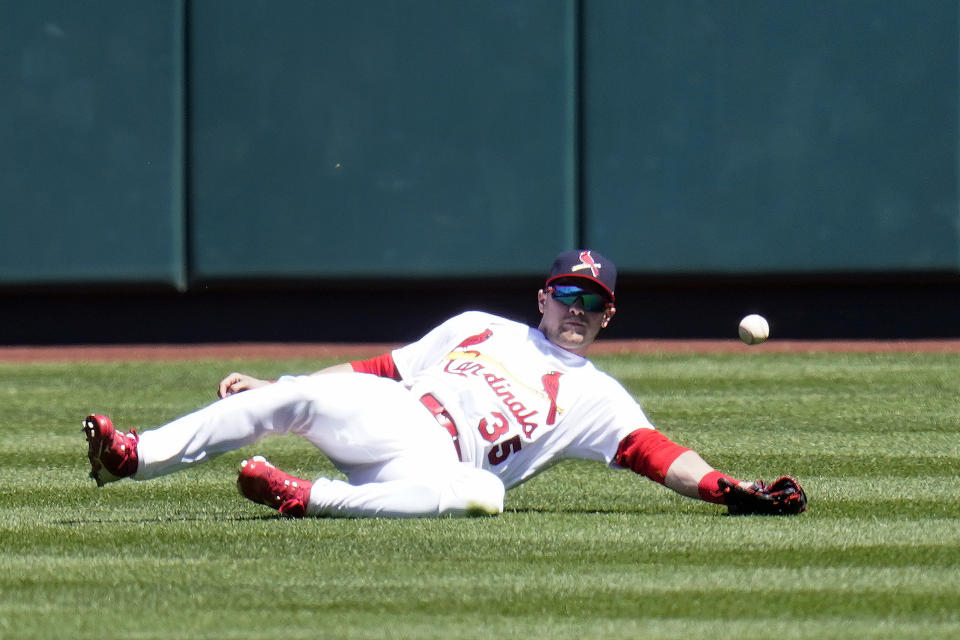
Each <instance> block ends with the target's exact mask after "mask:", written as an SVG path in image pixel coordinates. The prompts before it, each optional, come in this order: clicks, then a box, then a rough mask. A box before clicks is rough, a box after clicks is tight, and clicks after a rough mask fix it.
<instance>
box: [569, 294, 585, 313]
mask: <svg viewBox="0 0 960 640" xmlns="http://www.w3.org/2000/svg"><path fill="white" fill-rule="evenodd" d="M586 312H587V310H586V309H584V308H583V297H582V296H581V297H579V298H577V299H576V300H574V301H573V304H572V305H570V313H572V314H574V315H576V316H582V315H583V314H585V313H586Z"/></svg>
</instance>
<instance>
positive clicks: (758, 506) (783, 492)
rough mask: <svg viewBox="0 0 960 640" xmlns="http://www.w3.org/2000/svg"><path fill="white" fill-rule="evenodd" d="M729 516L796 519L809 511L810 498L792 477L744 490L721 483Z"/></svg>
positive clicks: (728, 483) (725, 480) (751, 486)
mask: <svg viewBox="0 0 960 640" xmlns="http://www.w3.org/2000/svg"><path fill="white" fill-rule="evenodd" d="M718 484H719V486H720V491H721V492H722V494H723V502H724V504H725V505H727V512H728V513H729V514H730V515H732V516H742V515H762V516H793V515H797V514H798V513H803V512H804V511H806V510H807V494H805V493H804V492H803V487H801V486H800V483H799V482H797V481H796V479H795V478H791V477H790V476H780V477H779V478H777V479H776V480H774V481H773V482H771V483H770V484H765V483H764V482H763V480H757V481H756V482H754V483H753V484H752V485H750V486H749V487H741V486H740V485H739V484H734V483H733V482H730V481H729V480H727V479H726V478H720V479H719V481H718Z"/></svg>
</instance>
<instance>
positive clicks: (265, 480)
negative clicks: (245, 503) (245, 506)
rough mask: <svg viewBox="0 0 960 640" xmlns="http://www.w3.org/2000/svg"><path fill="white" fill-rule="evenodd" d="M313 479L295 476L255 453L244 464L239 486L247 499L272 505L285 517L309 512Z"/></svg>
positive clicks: (300, 515)
mask: <svg viewBox="0 0 960 640" xmlns="http://www.w3.org/2000/svg"><path fill="white" fill-rule="evenodd" d="M312 487H313V483H312V482H308V481H306V480H301V479H300V478H294V477H293V476H291V475H290V474H289V473H285V472H283V471H281V470H280V469H277V468H276V467H275V466H273V465H272V464H270V463H269V462H267V460H266V458H264V457H263V456H254V457H253V458H251V459H250V460H244V461H243V462H242V463H241V464H240V475H239V476H237V489H239V490H240V493H241V494H242V495H243V497H244V498H247V499H248V500H253V501H254V502H256V503H259V504H265V505H267V506H268V507H272V508H274V509H276V510H277V511H279V512H280V513H281V514H283V515H285V516H291V517H293V518H302V517H303V516H304V515H306V512H307V503H308V502H309V500H310V489H311V488H312Z"/></svg>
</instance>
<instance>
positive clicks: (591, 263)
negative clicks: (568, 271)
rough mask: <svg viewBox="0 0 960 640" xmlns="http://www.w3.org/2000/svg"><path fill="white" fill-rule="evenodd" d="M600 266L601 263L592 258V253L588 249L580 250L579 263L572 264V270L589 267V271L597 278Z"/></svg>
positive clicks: (581, 269)
mask: <svg viewBox="0 0 960 640" xmlns="http://www.w3.org/2000/svg"><path fill="white" fill-rule="evenodd" d="M602 267H603V265H602V264H600V263H599V262H597V261H595V260H594V259H593V255H591V254H590V251H581V252H580V264H577V265H574V266H573V269H572V271H583V270H584V269H590V273H592V274H593V277H594V278H597V277H599V276H600V269H601V268H602Z"/></svg>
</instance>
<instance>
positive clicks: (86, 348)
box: [0, 339, 960, 363]
mask: <svg viewBox="0 0 960 640" xmlns="http://www.w3.org/2000/svg"><path fill="white" fill-rule="evenodd" d="M396 346H398V345H396V344H387V343H363V344H332V343H211V344H130V345H70V346H10V347H2V346H0V362H24V363H26V362H75V361H76V362H116V361H123V360H132V361H137V360H142V361H158V360H159V361H163V360H172V361H176V360H216V359H286V358H317V359H320V358H330V359H342V360H350V359H357V358H363V357H369V356H374V355H378V354H380V353H383V352H385V351H389V350H390V349H393V348H395V347H396ZM817 352H827V353H910V352H915V353H960V339H956V340H952V339H951V340H893V341H882V340H772V341H770V342H766V343H764V344H760V345H755V346H747V345H745V344H743V343H741V342H740V341H738V340H600V341H598V342H597V343H596V344H594V345H593V346H592V347H591V349H590V354H591V355H600V354H616V353H624V354H627V353H817Z"/></svg>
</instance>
